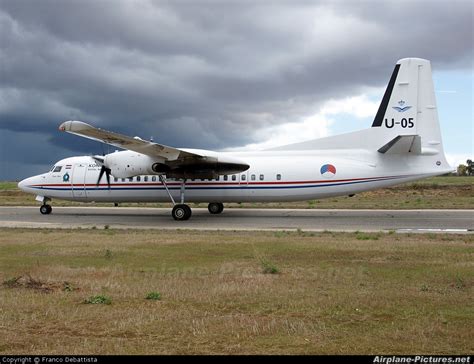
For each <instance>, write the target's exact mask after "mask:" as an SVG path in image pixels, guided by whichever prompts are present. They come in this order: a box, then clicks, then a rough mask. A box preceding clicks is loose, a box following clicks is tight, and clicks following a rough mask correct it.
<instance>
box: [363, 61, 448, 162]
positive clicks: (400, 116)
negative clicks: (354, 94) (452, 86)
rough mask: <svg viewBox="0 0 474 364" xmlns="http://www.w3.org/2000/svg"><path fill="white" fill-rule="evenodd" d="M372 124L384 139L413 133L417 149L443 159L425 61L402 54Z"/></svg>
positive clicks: (428, 70)
mask: <svg viewBox="0 0 474 364" xmlns="http://www.w3.org/2000/svg"><path fill="white" fill-rule="evenodd" d="M372 127H373V128H381V129H382V130H383V133H381V134H382V135H384V139H385V141H389V140H392V139H393V138H396V137H398V136H404V135H411V136H417V137H418V138H419V143H420V144H421V145H420V147H421V149H420V148H418V150H419V153H421V154H425V155H436V154H440V155H441V156H442V157H443V159H444V152H443V145H442V141H441V132H440V128H439V121H438V111H437V109H436V99H435V94H434V87H433V78H432V75H431V64H430V62H429V61H427V60H425V59H421V58H404V59H401V60H399V61H398V62H397V64H396V65H395V69H394V71H393V73H392V76H391V78H390V81H389V84H388V86H387V89H386V90H385V94H384V96H383V99H382V102H381V103H380V106H379V109H378V111H377V114H376V116H375V119H374V122H373V124H372ZM405 140H406V138H405Z"/></svg>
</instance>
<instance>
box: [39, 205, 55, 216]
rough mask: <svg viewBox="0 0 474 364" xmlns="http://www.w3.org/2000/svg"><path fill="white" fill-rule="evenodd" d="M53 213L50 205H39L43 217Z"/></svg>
mask: <svg viewBox="0 0 474 364" xmlns="http://www.w3.org/2000/svg"><path fill="white" fill-rule="evenodd" d="M51 211H53V208H52V207H51V206H50V205H41V207H40V212H41V213H42V214H43V215H49V214H50V213H51Z"/></svg>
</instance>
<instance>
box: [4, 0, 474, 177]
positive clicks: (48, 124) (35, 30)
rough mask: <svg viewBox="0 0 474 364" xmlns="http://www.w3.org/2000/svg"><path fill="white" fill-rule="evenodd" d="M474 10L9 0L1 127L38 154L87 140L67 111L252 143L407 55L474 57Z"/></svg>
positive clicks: (131, 130)
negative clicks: (68, 123) (74, 131)
mask: <svg viewBox="0 0 474 364" xmlns="http://www.w3.org/2000/svg"><path fill="white" fill-rule="evenodd" d="M472 15H473V14H472V5H471V4H470V2H468V1H457V2H456V1H453V2H450V3H449V4H447V3H446V2H441V1H439V2H433V1H418V2H415V1H393V2H387V1H385V2H381V1H375V0H374V1H365V2H364V1H348V2H342V1H332V2H328V1H323V2H320V3H318V2H291V1H288V2H260V3H257V4H255V3H254V2H246V1H239V2H229V3H220V2H213V1H208V2H200V1H195V2H179V1H177V2H158V1H156V2H155V1H134V2H132V1H122V2H119V1H69V2H65V1H59V0H57V1H46V0H43V1H35V2H33V1H13V0H7V1H0V47H1V53H0V67H1V68H0V81H1V82H0V130H2V131H1V132H2V133H7V132H9V133H14V134H12V135H16V136H18V135H21V133H26V134H25V135H28V138H26V137H25V138H23V139H22V138H20V139H19V140H21V141H22V142H24V140H26V139H28V141H29V143H30V144H29V148H34V150H38V151H39V152H38V154H37V158H39V159H37V160H36V159H35V162H34V163H36V164H38V165H40V164H42V165H43V164H49V163H50V162H53V160H54V159H59V156H63V155H66V154H68V153H69V154H73V153H74V152H81V153H84V152H87V148H90V146H91V144H89V142H85V141H83V140H81V139H80V138H77V137H66V136H64V135H63V134H60V133H59V132H57V126H58V125H59V123H60V122H61V121H63V120H65V119H70V118H75V119H79V120H85V121H90V122H92V123H95V124H97V125H100V126H101V127H105V128H110V129H114V130H117V131H120V132H124V133H127V134H131V135H136V134H139V135H140V136H142V137H144V138H148V137H150V136H153V137H154V139H155V140H157V141H160V142H162V143H164V144H169V145H176V146H187V147H201V148H208V149H218V148H223V147H230V146H238V145H243V144H247V143H251V142H254V141H256V140H255V138H256V135H257V131H259V132H260V135H261V134H262V133H261V130H262V129H265V128H267V127H269V126H271V125H276V124H279V123H284V122H288V121H291V120H298V119H299V118H301V117H304V116H307V115H309V114H312V113H314V112H315V111H317V109H318V107H319V106H320V103H321V102H322V101H324V100H326V99H327V98H340V97H344V96H347V95H352V94H355V93H357V92H360V91H361V90H363V89H364V87H367V86H382V85H384V84H385V83H386V81H387V78H388V77H389V74H390V72H391V70H392V68H393V64H394V62H395V61H396V60H397V59H399V58H403V57H407V56H416V57H423V58H428V59H431V60H432V62H433V63H434V64H435V65H436V69H437V70H439V69H441V68H455V67H457V68H459V67H471V63H472V41H473V39H472V34H473V32H472ZM35 133H36V135H37V137H32V135H35ZM53 145H54V146H55V148H59V149H58V150H56V154H57V155H58V158H56V154H54V155H53V153H51V150H53V149H51V148H52V146H53ZM22 150H24V149H21V148H20V149H19V150H18V151H17V152H15V153H18V155H15V156H14V157H13V156H12V152H11V151H10V149H9V148H8V149H7V148H5V147H3V148H2V150H1V151H2V155H1V156H0V159H1V160H6V159H10V158H12V159H13V158H16V159H18V160H21V159H22V156H23V157H24V155H22V154H23V152H22ZM48 150H49V151H50V152H48ZM91 152H92V153H96V152H97V151H96V150H93V151H91ZM32 163H33V162H32ZM2 165H3V164H2ZM9 173H10V170H8V171H6V170H5V169H3V168H2V170H1V171H0V178H1V177H3V178H5V176H8V175H9Z"/></svg>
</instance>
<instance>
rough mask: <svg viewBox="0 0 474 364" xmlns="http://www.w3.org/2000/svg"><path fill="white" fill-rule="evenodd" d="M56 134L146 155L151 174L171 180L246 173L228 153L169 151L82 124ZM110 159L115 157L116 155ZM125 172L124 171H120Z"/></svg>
mask: <svg viewBox="0 0 474 364" xmlns="http://www.w3.org/2000/svg"><path fill="white" fill-rule="evenodd" d="M59 130H61V131H65V132H67V133H71V134H76V135H79V136H82V137H85V138H88V139H92V140H96V141H99V142H103V143H106V144H110V145H113V146H116V147H119V148H123V149H127V150H131V151H133V152H137V153H141V154H145V155H147V156H149V157H151V160H152V161H153V167H152V169H153V171H155V172H156V173H158V174H159V173H165V174H166V175H167V176H170V177H172V178H216V177H217V176H219V175H225V174H235V173H240V172H243V171H246V170H247V169H249V165H248V164H247V163H246V162H244V161H242V160H240V159H237V158H234V157H232V156H230V155H228V154H227V153H219V152H213V151H210V150H200V149H199V150H196V149H186V150H185V149H179V148H173V147H168V146H166V145H163V144H158V143H153V142H149V141H146V140H143V139H141V138H139V137H134V138H132V137H129V136H126V135H122V134H118V133H115V132H112V131H107V130H104V129H100V128H96V127H94V126H92V125H89V124H87V123H84V122H82V121H65V122H64V123H62V124H61V125H60V126H59ZM111 155H113V156H115V153H112V154H111ZM109 156H110V155H109ZM127 168H128V167H127ZM127 168H125V167H123V168H122V170H123V171H124V170H127ZM124 173H128V172H124ZM133 173H134V172H130V176H133V175H135V174H136V173H135V174H133ZM114 176H115V174H114ZM127 176H128V175H127Z"/></svg>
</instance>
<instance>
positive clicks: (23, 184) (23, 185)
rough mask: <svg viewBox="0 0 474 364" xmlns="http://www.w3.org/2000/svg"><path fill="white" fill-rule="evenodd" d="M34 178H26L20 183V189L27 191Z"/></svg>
mask: <svg viewBox="0 0 474 364" xmlns="http://www.w3.org/2000/svg"><path fill="white" fill-rule="evenodd" d="M32 179H33V177H29V178H25V179H24V180H21V181H20V182H18V188H19V189H20V190H22V191H26V189H27V187H28V186H29V185H30V184H31V182H32Z"/></svg>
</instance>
